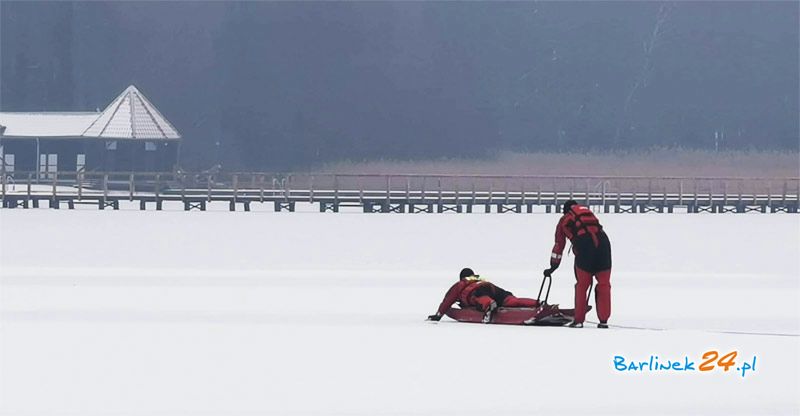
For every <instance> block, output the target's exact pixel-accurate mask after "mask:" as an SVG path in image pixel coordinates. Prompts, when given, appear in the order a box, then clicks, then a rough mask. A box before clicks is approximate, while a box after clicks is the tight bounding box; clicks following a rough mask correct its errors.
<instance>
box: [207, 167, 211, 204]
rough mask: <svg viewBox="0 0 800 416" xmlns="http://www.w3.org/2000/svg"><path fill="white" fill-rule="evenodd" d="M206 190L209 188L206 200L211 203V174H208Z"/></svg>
mask: <svg viewBox="0 0 800 416" xmlns="http://www.w3.org/2000/svg"><path fill="white" fill-rule="evenodd" d="M206 188H207V195H206V199H207V200H208V201H209V202H210V201H211V174H210V173H209V174H206Z"/></svg>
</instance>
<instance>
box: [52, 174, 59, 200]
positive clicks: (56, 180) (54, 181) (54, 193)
mask: <svg viewBox="0 0 800 416" xmlns="http://www.w3.org/2000/svg"><path fill="white" fill-rule="evenodd" d="M57 185H58V171H56V172H53V200H54V201H55V199H56V193H57V191H56V186H57Z"/></svg>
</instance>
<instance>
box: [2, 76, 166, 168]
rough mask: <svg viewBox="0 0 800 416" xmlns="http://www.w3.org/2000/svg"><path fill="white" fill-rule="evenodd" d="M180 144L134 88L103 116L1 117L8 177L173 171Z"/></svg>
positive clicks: (31, 114)
mask: <svg viewBox="0 0 800 416" xmlns="http://www.w3.org/2000/svg"><path fill="white" fill-rule="evenodd" d="M180 142H181V135H180V134H179V133H178V131H177V130H176V129H175V127H174V126H173V125H172V124H171V123H170V122H169V121H168V120H167V119H166V117H164V116H163V115H162V114H161V112H159V111H158V109H156V107H155V106H154V105H153V104H152V103H151V102H150V100H148V99H147V97H145V96H144V94H142V93H141V92H140V91H139V90H138V89H137V88H136V87H135V86H133V85H131V86H129V87H128V88H126V89H125V91H123V92H122V94H120V95H119V96H118V97H117V98H115V99H114V101H112V102H111V104H109V105H108V106H107V107H106V108H105V110H103V111H101V112H42V113H12V112H0V162H1V163H2V168H3V171H4V172H5V173H6V174H7V175H13V174H14V173H15V172H35V173H36V176H37V177H43V176H45V177H46V176H49V175H51V174H52V173H54V172H57V171H61V172H65V171H66V172H79V171H106V172H167V171H173V170H174V169H175V168H176V167H177V165H178V161H179V157H180Z"/></svg>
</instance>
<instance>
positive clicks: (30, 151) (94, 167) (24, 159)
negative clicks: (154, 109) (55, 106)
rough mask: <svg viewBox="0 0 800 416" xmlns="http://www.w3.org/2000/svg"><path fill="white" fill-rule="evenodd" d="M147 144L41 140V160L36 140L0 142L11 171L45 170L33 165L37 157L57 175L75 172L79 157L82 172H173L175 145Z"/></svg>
mask: <svg viewBox="0 0 800 416" xmlns="http://www.w3.org/2000/svg"><path fill="white" fill-rule="evenodd" d="M149 143H152V145H147V144H146V143H145V141H141V140H135V141H134V140H109V141H105V140H97V139H41V140H40V141H39V155H45V156H44V157H43V158H42V156H39V155H37V153H36V139H8V138H3V139H2V140H0V144H2V146H3V153H4V154H6V155H7V154H13V155H14V171H15V172H36V169H37V166H40V167H42V169H43V170H45V171H46V170H48V169H47V168H48V167H47V166H41V164H40V165H37V158H39V159H38V160H39V161H40V162H44V165H46V164H48V163H49V162H52V161H55V162H56V165H55V169H57V170H58V171H60V172H75V171H76V170H78V162H79V155H83V157H82V161H83V163H84V170H85V171H96V172H102V171H107V172H171V171H173V170H174V169H175V166H176V164H177V157H178V142H177V141H160V142H159V141H153V142H149ZM51 155H56V156H55V157H53V156H51ZM51 169H52V168H51Z"/></svg>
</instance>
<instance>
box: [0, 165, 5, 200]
mask: <svg viewBox="0 0 800 416" xmlns="http://www.w3.org/2000/svg"><path fill="white" fill-rule="evenodd" d="M0 159H2V160H0V162H2V163H0V181H2V182H3V200H4V201H5V199H6V161H5V159H4V158H2V157H0Z"/></svg>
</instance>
